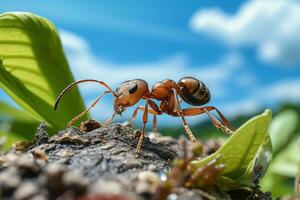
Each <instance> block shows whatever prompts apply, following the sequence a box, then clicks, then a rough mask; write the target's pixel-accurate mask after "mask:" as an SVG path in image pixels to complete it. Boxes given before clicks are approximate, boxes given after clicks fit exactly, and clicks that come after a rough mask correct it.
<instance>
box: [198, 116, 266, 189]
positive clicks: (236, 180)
mask: <svg viewBox="0 0 300 200" xmlns="http://www.w3.org/2000/svg"><path fill="white" fill-rule="evenodd" d="M271 118H272V112H271V110H266V111H265V112H264V113H263V114H261V115H258V116H256V117H254V118H252V119H250V120H249V121H248V122H246V123H245V124H243V125H242V126H241V127H240V128H239V129H238V130H236V131H235V133H234V134H233V135H232V136H231V137H230V138H229V139H228V140H227V141H226V142H225V144H224V145H223V146H222V147H221V148H220V149H219V150H218V151H216V152H215V153H213V154H211V155H210V156H208V157H206V158H204V159H202V160H200V161H194V162H193V163H192V164H193V165H195V166H196V167H202V166H204V165H205V164H206V163H208V162H209V161H211V160H213V159H215V158H217V157H218V156H221V159H220V162H222V163H224V164H225V170H224V172H223V174H222V176H223V179H222V180H223V182H224V181H225V182H227V183H228V184H229V183H230V184H231V185H245V186H247V185H252V184H253V176H254V175H255V174H253V167H254V166H255V162H256V161H257V159H256V158H257V156H258V155H259V152H260V150H261V148H262V147H263V146H264V145H266V143H267V144H269V141H268V127H269V123H270V121H271ZM266 146H269V145H266ZM256 164H257V163H256ZM229 188H230V187H229Z"/></svg>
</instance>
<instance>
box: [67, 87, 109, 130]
mask: <svg viewBox="0 0 300 200" xmlns="http://www.w3.org/2000/svg"><path fill="white" fill-rule="evenodd" d="M107 93H110V91H105V92H103V93H102V94H101V95H99V96H98V97H97V99H96V100H95V101H94V102H93V103H92V105H90V107H88V108H87V109H86V110H84V111H83V112H81V113H80V114H79V115H77V116H76V117H74V118H73V119H72V120H71V121H70V122H69V123H68V125H67V127H70V126H72V125H73V124H74V122H76V121H77V120H78V119H80V118H81V117H82V116H83V115H85V114H86V113H88V112H89V111H90V110H91V109H92V108H93V107H94V106H95V105H96V104H97V103H98V101H99V100H100V99H101V98H102V97H103V96H104V95H105V94H107Z"/></svg>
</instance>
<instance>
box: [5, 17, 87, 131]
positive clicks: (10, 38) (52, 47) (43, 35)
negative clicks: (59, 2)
mask: <svg viewBox="0 0 300 200" xmlns="http://www.w3.org/2000/svg"><path fill="white" fill-rule="evenodd" d="M0 60H2V62H1V61H0V87H1V88H3V90H4V91H5V92H6V93H8V94H9V95H10V96H11V97H12V98H13V99H14V100H15V101H16V102H17V103H18V104H19V105H20V106H21V107H22V108H24V109H26V110H27V111H28V112H30V113H31V115H32V116H33V117H34V118H35V119H37V120H39V121H41V120H45V121H46V122H48V123H49V124H50V125H52V126H53V127H54V128H56V129H61V128H64V127H65V126H66V124H67V122H68V121H69V120H71V119H72V118H73V117H74V116H76V115H77V114H78V113H80V112H81V111H83V110H84V108H85V107H84V104H83V101H82V99H81V97H80V94H79V92H78V90H77V88H76V89H74V90H73V91H72V92H70V93H68V94H67V95H66V96H65V99H64V101H62V102H61V103H62V105H61V106H60V109H59V111H58V112H54V111H53V109H52V106H53V103H54V100H55V98H56V97H57V95H58V94H59V93H60V91H61V90H62V89H63V88H64V87H66V86H67V85H68V84H70V83H71V82H73V81H74V79H73V76H72V74H71V71H70V69H69V67H68V63H67V60H66V58H65V55H64V52H63V49H62V45H61V41H60V38H59V36H58V33H57V30H56V28H55V26H54V25H53V24H52V23H51V22H50V21H49V20H47V19H45V18H42V17H39V16H37V15H34V14H32V13H25V12H14V13H5V14H2V15H0ZM1 63H2V64H1Z"/></svg>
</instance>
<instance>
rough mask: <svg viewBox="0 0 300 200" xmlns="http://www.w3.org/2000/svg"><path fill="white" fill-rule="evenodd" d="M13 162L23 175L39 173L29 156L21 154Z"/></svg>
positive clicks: (38, 168)
mask: <svg viewBox="0 0 300 200" xmlns="http://www.w3.org/2000/svg"><path fill="white" fill-rule="evenodd" d="M15 162H16V166H17V167H18V168H19V169H21V170H22V172H23V173H26V172H31V173H38V172H39V171H40V167H39V166H38V164H37V163H36V162H35V160H34V158H33V156H32V155H31V154H22V155H20V156H19V157H18V158H17V159H16V161H15Z"/></svg>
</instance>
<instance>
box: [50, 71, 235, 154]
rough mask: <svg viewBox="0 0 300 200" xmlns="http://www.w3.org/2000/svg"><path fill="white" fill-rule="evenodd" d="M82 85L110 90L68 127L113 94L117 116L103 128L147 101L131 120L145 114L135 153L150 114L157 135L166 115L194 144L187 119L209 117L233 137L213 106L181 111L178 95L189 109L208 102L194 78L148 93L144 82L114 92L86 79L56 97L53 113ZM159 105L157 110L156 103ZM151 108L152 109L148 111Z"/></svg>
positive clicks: (135, 81) (157, 86) (169, 82)
mask: <svg viewBox="0 0 300 200" xmlns="http://www.w3.org/2000/svg"><path fill="white" fill-rule="evenodd" d="M82 82H96V83H99V84H100V85H102V86H104V87H105V88H107V91H104V92H103V93H102V94H101V95H99V96H98V97H97V99H96V100H95V101H94V102H93V103H92V105H91V106H90V107H88V108H87V109H86V110H84V111H83V112H82V113H80V114H79V115H77V116H76V117H75V118H73V119H72V120H71V121H70V122H69V123H68V125H67V126H68V127H70V126H72V124H73V123H74V122H75V121H77V120H78V119H79V118H81V117H82V116H83V115H84V114H86V113H87V112H89V111H90V110H91V109H92V108H93V107H94V106H95V105H96V104H97V102H98V101H99V100H100V99H101V98H102V97H103V96H104V95H105V94H108V93H111V94H112V95H113V96H114V98H115V99H114V111H115V112H114V114H113V115H112V116H111V117H110V118H109V119H108V120H106V122H105V123H104V126H105V125H107V124H109V123H110V122H111V121H112V120H113V118H114V117H115V115H116V114H119V115H121V114H122V112H124V111H125V109H126V107H131V106H133V105H135V104H136V103H137V102H139V101H140V100H141V99H144V100H145V101H146V103H145V106H138V107H137V108H136V109H135V110H134V112H133V116H132V120H133V119H134V118H135V117H136V115H137V112H138V111H139V110H141V111H144V113H143V126H142V131H141V135H140V137H139V141H138V144H137V147H136V153H138V154H139V153H140V152H141V147H142V144H143V140H144V137H145V127H146V123H147V121H148V114H149V113H150V114H152V115H154V117H153V130H155V131H156V116H157V115H161V114H163V113H166V114H168V115H171V116H174V117H181V119H182V123H183V126H184V129H185V131H186V133H187V134H188V136H189V138H190V140H191V141H193V142H196V141H197V140H196V138H195V137H194V135H193V133H192V131H191V130H190V128H189V126H188V124H187V122H186V119H185V117H186V116H195V115H200V114H203V113H206V114H207V115H208V117H209V118H210V120H211V121H212V123H213V124H214V126H215V127H216V128H217V129H221V130H222V131H223V132H225V133H227V134H232V132H233V128H232V126H231V125H230V123H229V121H228V120H227V119H226V118H225V117H224V115H223V114H222V113H221V112H220V111H219V110H218V109H217V108H215V107H214V106H205V107H190V108H183V109H182V108H181V106H180V101H179V98H178V95H179V96H180V97H181V98H182V100H183V101H185V102H186V103H188V104H190V105H194V106H202V105H204V104H206V103H208V102H209V100H210V92H209V89H208V88H207V87H206V85H205V84H204V83H203V82H201V81H199V80H198V79H196V78H193V77H184V78H182V79H180V80H179V81H178V83H176V82H175V81H173V80H170V79H166V80H164V81H162V82H159V83H156V84H155V85H154V86H153V88H152V89H151V91H150V90H149V87H148V84H147V82H146V81H144V80H142V79H133V80H128V81H125V82H123V83H122V84H121V85H120V86H119V87H118V88H117V89H116V91H113V90H112V89H111V88H110V87H109V86H108V85H107V84H106V83H105V82H103V81H98V80H94V79H84V80H79V81H76V82H73V83H71V84H70V85H68V86H67V87H66V88H65V89H64V90H63V91H62V92H61V93H60V94H59V96H58V97H57V99H56V101H55V104H54V110H56V109H57V107H58V104H59V101H60V99H61V98H62V97H63V95H64V94H65V93H66V92H67V91H68V90H69V89H70V88H71V87H72V86H74V85H77V84H79V83H82ZM151 99H155V100H157V101H160V105H159V106H158V105H157V104H156V103H155V102H154V101H153V100H151ZM149 107H150V108H149ZM212 110H215V111H216V112H217V114H218V115H219V117H220V118H221V121H222V122H223V123H221V122H220V121H219V120H218V119H217V118H216V117H214V116H213V115H212V114H211V113H210V112H209V111H212Z"/></svg>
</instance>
